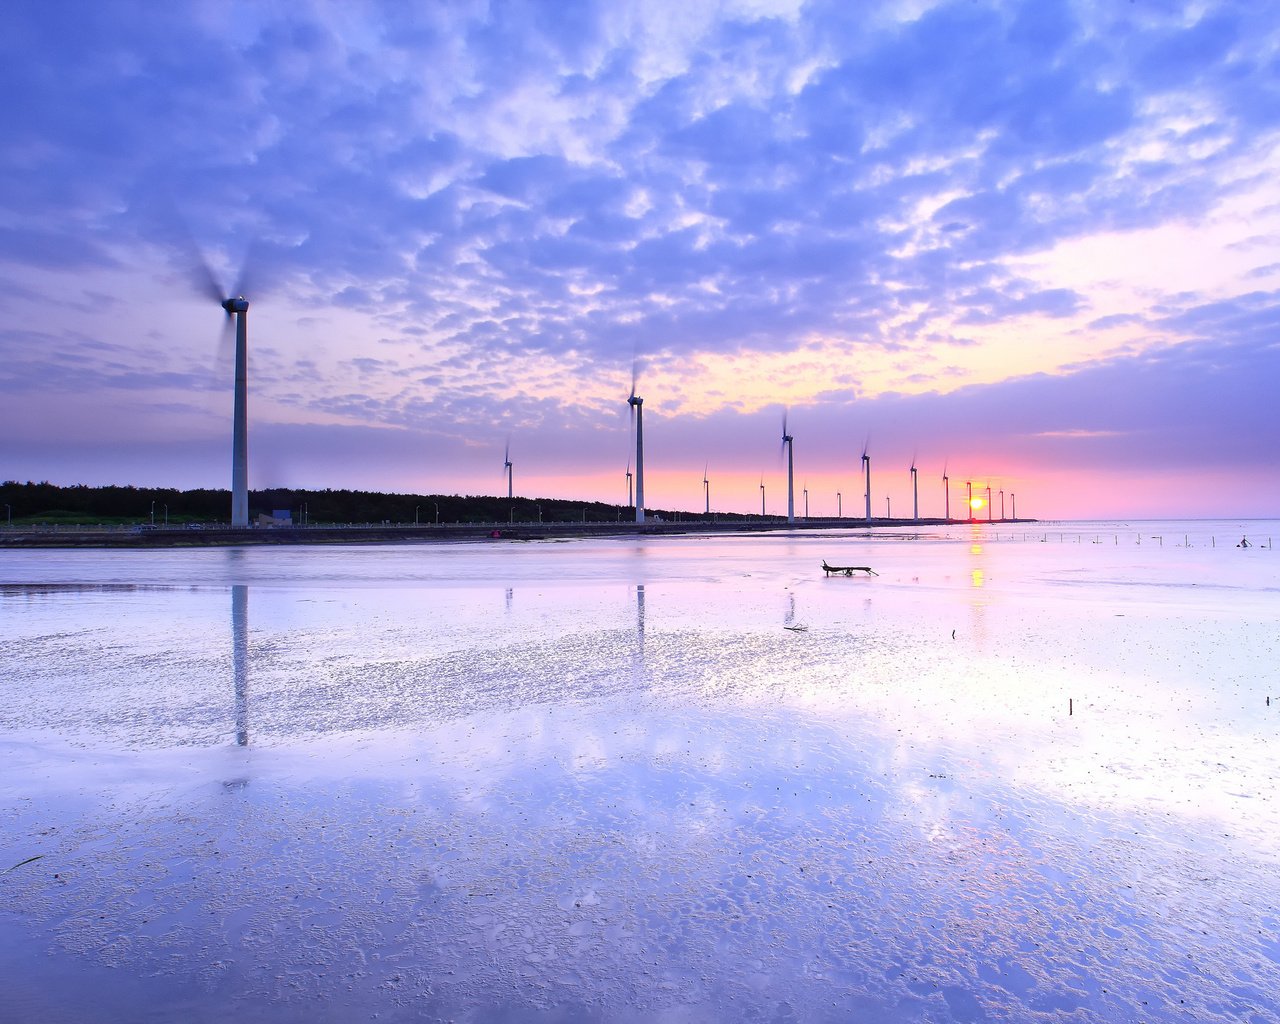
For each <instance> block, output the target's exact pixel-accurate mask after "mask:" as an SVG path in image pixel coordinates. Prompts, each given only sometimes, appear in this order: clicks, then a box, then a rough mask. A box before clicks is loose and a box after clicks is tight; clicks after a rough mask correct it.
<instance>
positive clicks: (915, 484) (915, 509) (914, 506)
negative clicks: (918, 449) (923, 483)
mask: <svg viewBox="0 0 1280 1024" xmlns="http://www.w3.org/2000/svg"><path fill="white" fill-rule="evenodd" d="M911 515H912V518H913V519H914V520H915V521H916V522H917V523H918V522H920V475H919V474H918V473H917V472H916V460H915V459H914V458H913V459H912V460H911Z"/></svg>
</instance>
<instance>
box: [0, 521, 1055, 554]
mask: <svg viewBox="0 0 1280 1024" xmlns="http://www.w3.org/2000/svg"><path fill="white" fill-rule="evenodd" d="M1035 522H1038V520H1035V519H991V520H988V519H977V520H969V519H950V520H948V519H923V518H922V519H872V520H871V522H870V523H868V522H867V521H866V520H865V519H848V518H845V519H808V520H805V521H797V522H794V523H787V522H785V521H782V522H772V521H769V520H750V519H748V520H739V519H733V520H714V519H713V520H710V521H704V520H680V521H674V522H671V521H663V522H652V521H650V522H645V523H598V522H597V523H592V522H586V523H439V524H437V523H431V524H428V525H414V524H412V523H410V524H405V525H396V526H391V525H381V524H380V525H368V526H366V525H352V526H267V527H248V528H239V529H233V528H231V527H204V528H201V529H199V530H192V529H188V528H186V527H155V528H141V529H140V528H138V527H123V528H121V527H102V528H98V529H93V528H86V527H59V526H50V527H44V528H39V529H30V528H17V529H14V528H10V529H7V530H0V550H24V549H29V548H194V547H229V546H241V545H255V546H270V545H277V546H285V545H288V546H292V545H320V544H405V543H422V542H437V543H448V542H456V541H480V540H523V541H532V540H560V539H578V538H583V537H628V536H644V537H653V536H659V537H671V536H680V535H684V534H707V535H713V534H724V533H780V532H797V531H800V532H805V531H827V530H867V531H873V530H884V529H890V530H901V529H913V528H921V527H936V526H1010V525H1021V524H1026V523H1035Z"/></svg>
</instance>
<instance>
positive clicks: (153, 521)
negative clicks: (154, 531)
mask: <svg viewBox="0 0 1280 1024" xmlns="http://www.w3.org/2000/svg"><path fill="white" fill-rule="evenodd" d="M151 525H152V526H155V525H156V503H155V502H154V501H153V502H152V503H151Z"/></svg>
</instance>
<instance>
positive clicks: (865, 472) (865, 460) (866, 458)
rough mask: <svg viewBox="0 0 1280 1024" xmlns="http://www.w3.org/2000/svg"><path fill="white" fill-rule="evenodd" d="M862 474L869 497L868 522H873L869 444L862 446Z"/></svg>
mask: <svg viewBox="0 0 1280 1024" xmlns="http://www.w3.org/2000/svg"><path fill="white" fill-rule="evenodd" d="M862 476H863V481H864V483H865V485H866V491H865V492H864V494H863V496H864V497H865V498H866V499H867V523H868V525H869V524H870V523H871V456H870V455H868V454H867V446H866V445H865V444H864V445H863V446H862Z"/></svg>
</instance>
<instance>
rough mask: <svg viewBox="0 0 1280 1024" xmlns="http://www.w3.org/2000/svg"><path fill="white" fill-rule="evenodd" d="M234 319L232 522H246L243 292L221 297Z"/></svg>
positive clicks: (246, 363) (245, 323) (246, 326)
mask: <svg viewBox="0 0 1280 1024" xmlns="http://www.w3.org/2000/svg"><path fill="white" fill-rule="evenodd" d="M222 308H223V309H225V310H226V311H227V318H228V319H231V318H232V317H235V321H236V386H235V400H234V402H233V405H232V410H231V525H232V526H233V527H236V526H240V527H247V526H248V525H249V410H248V406H249V355H248V331H249V324H248V321H249V303H248V300H246V299H245V297H244V296H243V295H237V296H236V297H235V298H226V299H223V300H222Z"/></svg>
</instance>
